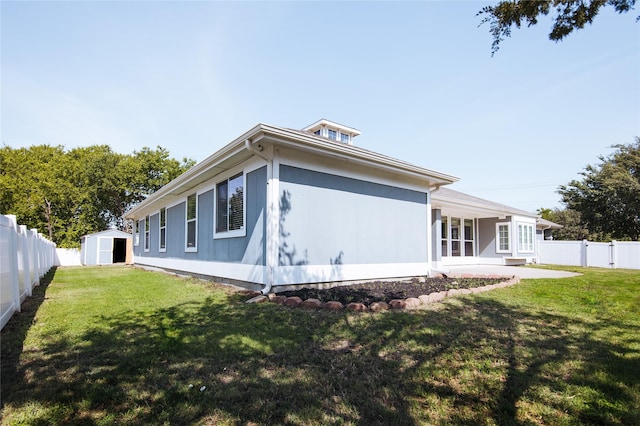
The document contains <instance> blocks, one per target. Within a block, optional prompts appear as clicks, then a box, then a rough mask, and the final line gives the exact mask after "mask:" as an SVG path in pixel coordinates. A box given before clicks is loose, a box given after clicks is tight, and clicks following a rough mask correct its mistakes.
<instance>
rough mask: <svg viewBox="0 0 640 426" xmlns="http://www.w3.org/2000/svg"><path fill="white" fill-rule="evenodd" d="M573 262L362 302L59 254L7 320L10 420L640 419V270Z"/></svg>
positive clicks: (5, 382)
mask: <svg viewBox="0 0 640 426" xmlns="http://www.w3.org/2000/svg"><path fill="white" fill-rule="evenodd" d="M571 269H572V270H575V271H577V272H581V273H582V274H583V275H580V276H577V277H573V278H563V279H555V280H523V281H522V282H521V283H520V284H518V285H515V286H512V287H510V288H507V289H502V290H496V291H492V292H488V293H482V294H478V295H473V296H467V297H460V298H456V299H450V300H447V301H446V302H444V303H436V304H433V305H430V306H429V308H428V309H424V310H417V311H411V312H381V313H366V314H353V313H349V312H340V313H334V312H325V311H308V310H304V309H287V308H284V307H281V306H278V305H276V304H260V305H246V304H244V303H243V302H242V301H243V300H244V299H246V297H243V296H242V295H240V294H238V293H235V292H233V291H230V290H228V289H227V288H225V287H221V286H217V285H214V284H209V283H205V282H202V281H196V280H189V279H183V278H177V277H173V276H169V275H165V274H161V273H154V272H148V271H141V270H137V269H132V268H118V267H102V268H101V267H84V268H58V269H57V270H55V271H53V272H51V273H50V274H49V275H48V277H47V279H46V280H45V281H44V282H43V284H42V285H40V286H39V287H37V288H36V289H35V292H34V297H32V298H31V299H29V300H28V301H27V302H26V303H25V304H24V305H23V312H21V313H20V314H19V315H17V316H15V317H14V318H13V319H12V320H11V321H10V322H9V324H8V325H7V326H6V327H5V329H4V330H3V331H2V336H1V337H2V388H1V391H2V393H1V395H2V404H3V407H2V423H3V424H7V425H13V424H51V423H54V424H60V423H62V424H114V423H118V424H265V425H267V424H292V425H314V424H315V425H321V424H322V425H325V424H336V425H338V424H340V425H342V424H353V425H355V424H367V425H370V424H451V423H465V424H468V423H471V424H640V271H623V270H599V269H580V268H571ZM201 389H202V390H201Z"/></svg>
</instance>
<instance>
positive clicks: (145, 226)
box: [144, 216, 149, 251]
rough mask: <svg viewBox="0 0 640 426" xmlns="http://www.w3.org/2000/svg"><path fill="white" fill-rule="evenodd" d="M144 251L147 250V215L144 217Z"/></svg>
mask: <svg viewBox="0 0 640 426" xmlns="http://www.w3.org/2000/svg"><path fill="white" fill-rule="evenodd" d="M144 251H149V216H147V217H145V218H144Z"/></svg>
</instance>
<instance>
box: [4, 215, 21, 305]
mask: <svg viewBox="0 0 640 426" xmlns="http://www.w3.org/2000/svg"><path fill="white" fill-rule="evenodd" d="M6 216H7V217H8V218H9V220H11V222H12V225H13V227H12V229H11V231H10V236H9V240H10V243H9V246H10V247H11V249H10V251H9V257H10V259H9V264H10V266H9V268H10V269H11V275H10V276H9V279H10V280H11V298H12V299H13V305H14V307H15V308H14V312H20V278H19V277H18V274H19V273H20V272H19V269H18V221H17V219H16V216H15V215H13V214H8V215H6Z"/></svg>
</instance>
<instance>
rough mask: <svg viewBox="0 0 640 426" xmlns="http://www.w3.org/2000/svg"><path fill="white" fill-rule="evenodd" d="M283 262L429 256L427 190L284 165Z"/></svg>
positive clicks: (377, 260) (396, 260) (416, 259)
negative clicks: (394, 185) (421, 190)
mask: <svg viewBox="0 0 640 426" xmlns="http://www.w3.org/2000/svg"><path fill="white" fill-rule="evenodd" d="M280 209H281V217H280V242H279V263H280V265H282V266H284V265H327V264H332V263H334V264H335V263H343V264H368V263H405V262H407V263H409V262H425V261H426V260H427V226H428V225H429V226H430V225H431V224H427V194H426V192H418V191H412V190H408V189H403V188H397V187H393V186H389V185H381V184H377V183H372V182H367V181H363V180H358V179H352V178H346V177H342V176H336V175H331V174H327V173H320V172H315V171H310V170H306V169H301V168H298V167H293V166H287V165H281V166H280Z"/></svg>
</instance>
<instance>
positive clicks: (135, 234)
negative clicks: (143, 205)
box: [133, 220, 140, 246]
mask: <svg viewBox="0 0 640 426" xmlns="http://www.w3.org/2000/svg"><path fill="white" fill-rule="evenodd" d="M133 226H134V230H133V245H134V246H139V245H140V221H139V220H136V221H135V222H134V224H133Z"/></svg>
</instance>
